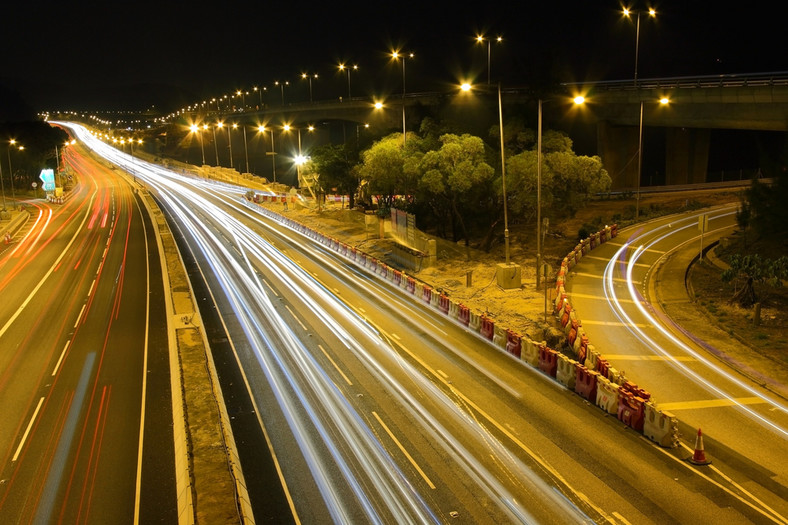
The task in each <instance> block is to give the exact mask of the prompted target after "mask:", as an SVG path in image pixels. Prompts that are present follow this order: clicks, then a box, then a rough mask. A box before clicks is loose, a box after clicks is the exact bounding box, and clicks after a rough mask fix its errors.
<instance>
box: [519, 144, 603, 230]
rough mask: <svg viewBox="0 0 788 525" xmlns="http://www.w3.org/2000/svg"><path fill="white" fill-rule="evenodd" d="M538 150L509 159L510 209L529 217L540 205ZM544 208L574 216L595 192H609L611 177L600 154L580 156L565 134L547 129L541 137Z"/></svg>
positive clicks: (525, 152)
mask: <svg viewBox="0 0 788 525" xmlns="http://www.w3.org/2000/svg"><path fill="white" fill-rule="evenodd" d="M537 158H538V152H537V151H534V150H529V151H524V152H522V153H519V154H517V155H514V156H511V157H509V158H508V159H507V160H506V188H507V198H508V202H507V203H508V206H509V210H510V211H511V212H512V214H513V215H515V216H517V215H519V216H520V217H523V218H528V217H531V216H533V215H535V210H536V205H537V202H536V201H537V195H536V194H537ZM541 183H542V191H541V193H542V202H541V205H542V208H543V209H561V210H563V211H565V212H566V214H568V215H570V216H571V215H574V214H575V213H576V212H577V210H579V209H580V208H581V207H583V206H585V205H586V203H587V202H588V200H589V199H590V198H591V196H592V195H594V194H596V193H600V192H604V191H607V190H608V189H609V188H610V185H611V184H612V180H611V179H610V176H609V175H608V173H607V171H606V170H605V169H604V168H603V167H602V161H601V159H600V158H599V157H596V156H595V157H587V156H582V155H581V156H578V155H575V153H574V152H573V151H572V140H571V139H570V138H569V137H567V136H566V135H565V134H564V133H560V132H554V131H550V132H546V133H544V135H543V137H542V180H541Z"/></svg>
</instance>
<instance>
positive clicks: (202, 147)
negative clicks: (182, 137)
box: [189, 124, 205, 166]
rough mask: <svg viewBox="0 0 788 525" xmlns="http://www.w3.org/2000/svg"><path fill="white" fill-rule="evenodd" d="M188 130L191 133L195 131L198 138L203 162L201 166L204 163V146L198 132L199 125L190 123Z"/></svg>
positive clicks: (200, 134)
mask: <svg viewBox="0 0 788 525" xmlns="http://www.w3.org/2000/svg"><path fill="white" fill-rule="evenodd" d="M189 130H190V131H191V132H192V133H197V136H198V137H199V139H200V151H202V163H203V166H204V165H205V147H204V146H203V143H202V133H200V127H199V126H197V124H192V125H191V126H190V127H189Z"/></svg>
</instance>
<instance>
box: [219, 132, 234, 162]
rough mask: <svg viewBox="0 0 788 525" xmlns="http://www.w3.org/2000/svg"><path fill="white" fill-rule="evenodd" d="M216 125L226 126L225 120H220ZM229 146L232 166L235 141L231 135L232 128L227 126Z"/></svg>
mask: <svg viewBox="0 0 788 525" xmlns="http://www.w3.org/2000/svg"><path fill="white" fill-rule="evenodd" d="M216 127H217V128H219V129H222V128H223V127H224V122H222V121H219V122H218V123H217V124H216ZM227 146H228V147H229V148H230V167H231V168H232V167H233V141H232V138H231V137H230V128H227Z"/></svg>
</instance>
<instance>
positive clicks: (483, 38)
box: [476, 35, 503, 86]
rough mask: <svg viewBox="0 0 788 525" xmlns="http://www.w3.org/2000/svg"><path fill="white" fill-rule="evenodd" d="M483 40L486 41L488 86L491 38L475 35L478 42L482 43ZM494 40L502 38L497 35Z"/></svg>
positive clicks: (488, 79)
mask: <svg viewBox="0 0 788 525" xmlns="http://www.w3.org/2000/svg"><path fill="white" fill-rule="evenodd" d="M485 40H486V41H487V85H488V86H489V85H490V68H491V65H490V63H491V61H490V55H491V53H492V40H491V39H489V38H485V36H484V35H477V36H476V41H477V42H478V43H480V44H483V43H484V41H485ZM495 41H496V42H502V41H503V38H502V37H500V36H499V37H497V38H496V39H495Z"/></svg>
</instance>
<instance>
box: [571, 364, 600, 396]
mask: <svg viewBox="0 0 788 525" xmlns="http://www.w3.org/2000/svg"><path fill="white" fill-rule="evenodd" d="M576 370H577V376H576V377H575V392H577V393H578V394H579V395H580V396H581V397H583V398H585V399H587V400H588V401H592V402H596V390H597V379H598V378H599V372H597V371H595V370H589V369H588V368H586V367H584V366H583V365H578V366H577V368H576Z"/></svg>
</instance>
